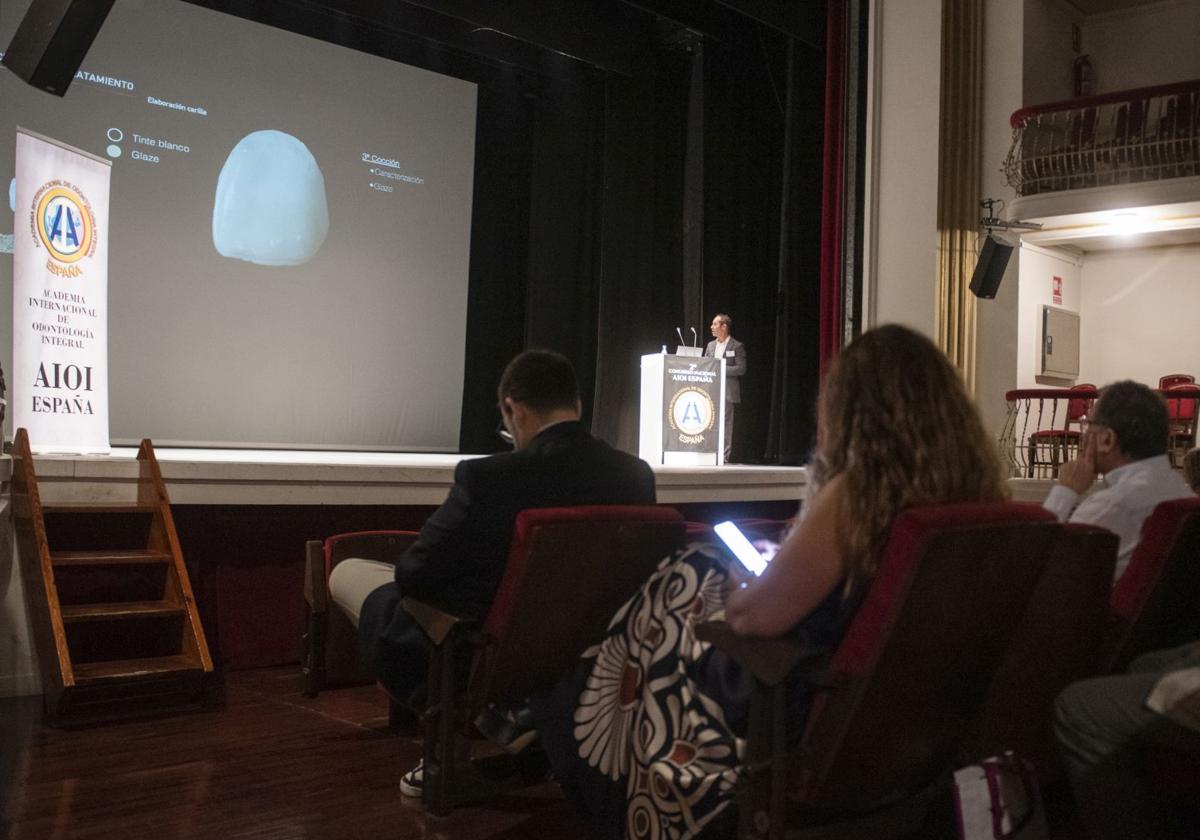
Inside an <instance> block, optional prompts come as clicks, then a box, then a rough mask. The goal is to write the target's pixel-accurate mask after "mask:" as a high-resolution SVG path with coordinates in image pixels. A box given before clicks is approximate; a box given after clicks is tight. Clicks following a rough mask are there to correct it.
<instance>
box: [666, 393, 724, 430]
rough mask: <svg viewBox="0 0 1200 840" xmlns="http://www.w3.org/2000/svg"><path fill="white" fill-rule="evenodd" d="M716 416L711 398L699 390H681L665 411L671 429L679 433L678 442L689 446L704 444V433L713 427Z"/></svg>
mask: <svg viewBox="0 0 1200 840" xmlns="http://www.w3.org/2000/svg"><path fill="white" fill-rule="evenodd" d="M716 416H717V413H716V408H715V406H714V405H713V401H712V397H710V396H709V395H708V393H707V392H705V391H703V390H701V389H700V388H681V389H680V390H679V391H677V392H676V393H675V396H673V397H672V398H671V405H670V408H669V409H668V411H667V417H668V418H669V420H670V423H671V428H672V429H673V430H675V431H677V432H679V442H680V443H689V444H698V443H703V442H704V433H705V432H707V431H709V430H710V429H711V428H712V427H713V424H714V421H715V420H716Z"/></svg>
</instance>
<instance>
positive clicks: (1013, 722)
mask: <svg viewBox="0 0 1200 840" xmlns="http://www.w3.org/2000/svg"><path fill="white" fill-rule="evenodd" d="M1118 543H1119V540H1118V538H1117V535H1116V534H1114V533H1112V532H1111V531H1107V530H1105V529H1103V528H1100V527H1097V526H1095V525H1081V524H1078V523H1069V524H1066V525H1064V526H1063V530H1062V533H1061V534H1060V535H1059V537H1058V539H1057V540H1056V541H1055V543H1054V547H1053V549H1052V551H1051V554H1050V560H1049V562H1048V563H1047V565H1046V571H1045V573H1044V574H1043V575H1042V578H1041V580H1040V581H1038V585H1037V588H1036V589H1035V590H1034V592H1033V596H1032V598H1031V599H1030V601H1029V604H1028V605H1027V606H1026V608H1025V613H1024V615H1023V616H1022V617H1021V621H1020V623H1019V624H1018V625H1017V629H1016V632H1015V634H1014V635H1013V639H1012V642H1011V644H1010V645H1009V648H1008V651H1007V652H1006V653H1005V655H1004V662H1003V664H1002V665H1001V666H1000V670H999V671H998V672H997V674H996V676H995V678H994V679H993V680H992V685H991V688H990V689H989V691H988V698H987V704H986V706H985V709H984V715H983V721H982V726H981V732H980V739H979V742H978V743H976V744H974V745H973V746H972V748H971V749H970V750H969V751H967V752H965V753H964V754H963V756H962V764H963V765H967V764H973V763H976V762H978V761H980V760H981V759H984V758H987V757H988V756H993V755H1001V754H1003V753H1004V752H1005V751H1006V750H1014V751H1016V752H1017V754H1019V755H1020V756H1021V757H1022V758H1023V759H1025V760H1027V761H1030V762H1031V763H1032V764H1033V766H1034V768H1035V769H1036V771H1037V774H1038V778H1039V779H1040V780H1041V781H1043V782H1052V781H1058V780H1061V779H1062V778H1064V769H1063V767H1062V765H1061V763H1060V761H1059V758H1058V745H1057V742H1056V740H1055V737H1054V723H1053V713H1054V699H1055V698H1056V697H1057V696H1058V694H1059V693H1060V692H1061V691H1062V690H1063V689H1064V688H1066V687H1067V686H1068V685H1069V684H1071V683H1073V682H1075V681H1076V680H1080V679H1083V678H1085V677H1090V676H1094V675H1096V674H1098V673H1099V669H1100V664H1101V663H1100V657H1101V653H1102V650H1103V645H1104V638H1105V632H1106V631H1107V629H1108V624H1109V606H1108V602H1109V595H1110V594H1111V592H1112V580H1113V568H1114V567H1115V566H1116V562H1117V546H1118Z"/></svg>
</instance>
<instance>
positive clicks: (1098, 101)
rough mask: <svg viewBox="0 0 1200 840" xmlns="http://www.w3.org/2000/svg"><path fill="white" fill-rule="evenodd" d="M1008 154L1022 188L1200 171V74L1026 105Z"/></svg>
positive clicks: (1009, 171) (1015, 121)
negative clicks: (1166, 82)
mask: <svg viewBox="0 0 1200 840" xmlns="http://www.w3.org/2000/svg"><path fill="white" fill-rule="evenodd" d="M1010 122H1011V123H1012V128H1013V144H1012V148H1011V149H1009V152H1008V157H1007V158H1005V161H1004V174H1005V176H1006V178H1007V180H1008V184H1009V186H1011V187H1012V188H1013V189H1015V190H1016V191H1017V195H1019V196H1027V195H1038V194H1041V193H1047V192H1057V191H1059V190H1077V189H1083V188H1085V187H1103V186H1110V185H1112V184H1130V183H1137V182H1142V181H1157V180H1161V179H1164V178H1184V177H1188V176H1191V175H1200V80H1198V81H1193V82H1179V83H1176V84H1171V85H1159V86H1157V87H1147V88H1138V89H1136V90H1127V91H1120V92H1117V93H1107V94H1102V95H1099V96H1088V97H1082V98H1079V99H1072V100H1068V101H1066V102H1054V103H1051V104H1049V105H1037V106H1035V107H1032V108H1022V109H1021V110H1020V111H1017V112H1016V113H1014V114H1013V115H1012V118H1011V120H1010Z"/></svg>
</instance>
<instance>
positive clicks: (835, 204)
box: [819, 0, 847, 372]
mask: <svg viewBox="0 0 1200 840" xmlns="http://www.w3.org/2000/svg"><path fill="white" fill-rule="evenodd" d="M846 35H847V33H846V0H829V5H828V9H827V25H826V30H825V144H824V146H825V158H824V166H823V174H822V186H821V317H820V352H819V359H820V367H821V371H822V372H824V370H825V368H826V367H827V366H828V365H829V362H831V361H832V360H833V357H834V356H836V355H837V353H838V350H840V349H841V346H842V323H843V315H842V294H843V284H842V265H843V262H844V260H843V256H844V255H843V252H842V249H843V243H844V241H845V237H844V236H843V231H842V220H843V218H844V217H843V209H844V201H845V196H844V195H843V189H842V188H843V177H842V172H843V169H842V168H843V165H844V163H843V162H844V160H845V147H846V127H845V126H846V120H845V114H846V84H845V82H846Z"/></svg>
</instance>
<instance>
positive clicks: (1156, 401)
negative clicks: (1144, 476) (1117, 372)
mask: <svg viewBox="0 0 1200 840" xmlns="http://www.w3.org/2000/svg"><path fill="white" fill-rule="evenodd" d="M1091 420H1092V422H1093V423H1098V424H1099V425H1101V426H1105V427H1107V428H1109V429H1112V430H1113V433H1114V434H1116V436H1117V447H1118V448H1119V449H1120V450H1121V451H1122V452H1124V453H1125V454H1126V455H1128V456H1129V457H1130V458H1132V459H1133V460H1135V461H1141V460H1142V459H1143V458H1153V457H1154V456H1155V455H1165V454H1166V452H1167V433H1168V431H1169V428H1170V419H1169V418H1168V416H1167V403H1166V401H1164V400H1163V398H1162V397H1160V396H1159V395H1158V394H1156V393H1154V392H1153V391H1151V390H1150V389H1149V388H1147V387H1146V386H1145V385H1143V384H1141V383H1140V382H1133V381H1130V380H1125V381H1124V382H1114V383H1112V384H1111V385H1106V386H1105V387H1104V388H1103V389H1102V390H1101V391H1100V398H1099V399H1098V400H1096V408H1095V410H1094V411H1093V412H1092V417H1091Z"/></svg>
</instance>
